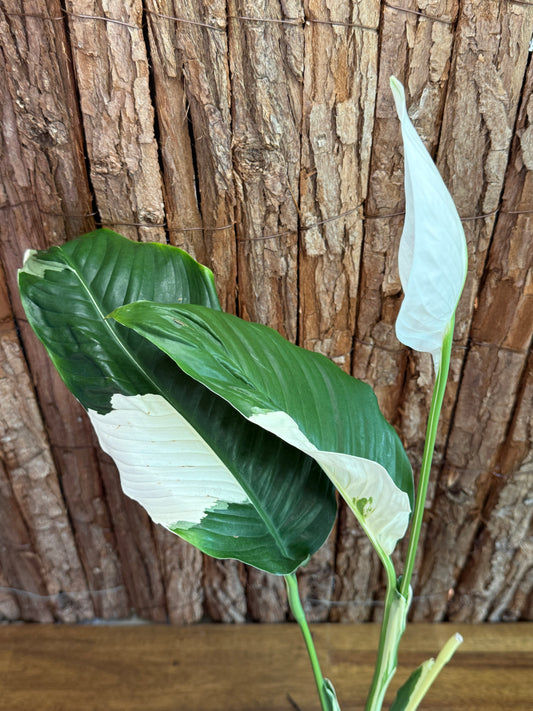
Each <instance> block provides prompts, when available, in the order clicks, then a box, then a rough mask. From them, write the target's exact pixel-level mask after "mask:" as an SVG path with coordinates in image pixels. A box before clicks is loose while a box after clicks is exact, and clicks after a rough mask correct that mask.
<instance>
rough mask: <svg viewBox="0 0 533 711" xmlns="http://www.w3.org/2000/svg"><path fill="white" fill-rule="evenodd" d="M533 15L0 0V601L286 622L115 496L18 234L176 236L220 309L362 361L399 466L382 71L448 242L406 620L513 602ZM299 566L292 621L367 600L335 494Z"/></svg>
mask: <svg viewBox="0 0 533 711" xmlns="http://www.w3.org/2000/svg"><path fill="white" fill-rule="evenodd" d="M532 34H533V4H532V3H531V2H528V1H525V0H520V1H519V0H502V1H500V0H391V2H390V3H389V2H384V1H383V0H259V1H258V0H254V1H253V2H252V0H227V1H226V0H195V2H191V1H189V0H64V1H62V0H61V1H60V0H2V1H1V2H0V56H1V58H2V61H1V63H0V86H1V88H0V91H1V101H0V114H1V117H2V123H1V126H2V128H1V132H0V154H1V156H0V157H1V161H0V173H1V184H0V259H1V264H0V453H1V459H0V620H4V621H17V620H25V621H43V622H45V621H54V620H55V621H64V622H72V621H80V620H91V619H96V618H101V619H107V620H109V619H118V618H130V617H132V616H133V617H134V616H137V617H141V618H144V619H149V620H167V619H168V620H170V621H172V622H180V623H190V622H194V621H198V620H200V619H211V620H215V621H231V622H242V621H246V620H256V621H282V620H285V619H286V618H287V605H286V599H285V592H284V586H283V583H282V581H281V580H279V579H277V578H274V577H271V576H266V575H264V574H262V573H260V572H258V571H256V570H252V569H249V568H245V567H244V566H242V565H240V564H238V563H235V562H221V561H215V560H212V559H207V558H204V557H203V556H202V555H201V554H200V553H198V552H197V551H196V550H195V549H193V548H192V547H190V546H189V545H188V544H186V543H183V542H182V541H180V540H179V539H178V538H176V537H175V536H173V535H172V534H170V533H167V532H165V531H164V530H162V529H160V528H157V527H154V526H153V525H152V524H151V523H150V521H149V520H148V518H147V516H146V515H145V514H144V512H143V511H142V510H141V509H140V508H139V507H138V506H137V505H136V504H135V503H133V502H132V501H130V500H129V499H127V498H126V497H125V496H124V495H123V494H122V492H121V490H120V485H119V482H118V476H117V474H116V472H115V469H114V467H113V465H112V464H111V463H110V461H109V460H108V459H107V457H106V456H105V455H103V454H102V453H101V452H100V451H99V450H98V447H97V446H96V443H95V439H94V436H93V434H92V432H91V429H90V427H89V426H88V424H87V420H86V418H85V415H84V413H83V412H82V411H81V409H80V408H79V407H78V405H77V404H76V402H75V401H74V400H73V398H72V397H71V396H70V395H69V394H68V393H67V391H66V389H65V388H64V386H63V385H62V383H61V382H60V380H59V378H58V377H57V376H56V375H55V372H54V371H53V369H52V367H51V365H50V364H49V362H48V360H47V357H46V356H45V354H44V350H43V349H42V347H41V346H40V344H39V343H38V342H37V340H36V338H35V337H34V336H33V334H32V333H31V332H30V330H29V328H28V326H27V323H26V321H25V319H24V315H23V313H22V310H21V305H20V301H19V299H18V295H17V289H16V270H17V268H18V267H19V266H20V265H21V263H22V255H23V253H24V250H25V249H27V248H32V249H39V248H45V247H46V246H48V245H51V244H58V243H61V242H63V241H65V240H67V239H71V238H73V237H76V236H77V235H79V234H81V233H83V232H87V231H89V230H90V229H92V228H93V227H94V226H101V225H102V226H108V227H111V228H114V229H116V230H117V231H118V232H121V233H123V234H125V235H127V236H128V237H130V238H133V239H140V240H158V241H169V242H170V243H171V244H175V245H178V246H180V247H184V248H185V249H187V250H188V251H190V252H191V253H192V254H193V255H194V256H195V257H196V258H197V259H199V260H200V261H202V262H204V263H205V264H207V265H208V266H209V267H211V268H212V269H213V271H214V272H215V277H216V282H217V286H218V289H219V295H220V298H221V302H222V304H223V307H224V308H225V309H226V310H228V311H232V312H236V313H238V314H239V315H241V316H243V317H244V318H248V319H251V320H255V321H260V322H262V323H267V324H269V325H271V326H273V327H275V328H276V329H278V330H279V331H281V332H282V333H283V334H284V335H285V336H286V337H288V338H289V339H291V340H292V341H294V342H297V343H299V344H300V345H303V346H305V347H306V348H309V349H312V350H316V351H320V352H321V353H324V354H326V355H327V356H329V357H330V358H332V359H333V360H334V361H335V362H336V363H338V365H339V366H340V367H341V368H344V369H345V370H346V371H348V372H351V373H353V374H354V375H355V376H357V377H359V378H362V379H363V380H366V381H367V382H369V383H370V384H371V385H372V386H373V387H374V388H375V390H376V392H377V395H378V397H379V401H380V405H381V407H382V409H383V411H384V413H385V415H386V416H387V417H388V419H390V420H391V421H392V422H393V424H394V425H395V426H396V427H397V429H398V431H399V432H400V434H401V436H402V439H403V441H404V443H405V445H406V447H407V450H408V452H409V455H410V457H411V460H412V462H413V465H414V468H415V471H416V470H417V465H418V464H419V462H420V459H421V452H422V445H423V439H424V430H425V420H426V416H427V412H428V409H429V398H430V390H431V383H432V370H431V363H430V360H429V357H426V356H424V355H418V354H415V353H411V352H409V351H407V349H405V348H403V347H402V346H400V344H399V343H398V342H397V340H396V338H395V335H394V321H395V318H396V314H397V312H398V308H399V304H400V302H401V290H400V283H399V277H398V272H397V266H396V254H397V247H398V241H399V237H400V234H401V225H402V219H403V217H402V211H403V208H404V203H403V162H402V153H401V148H400V136H399V127H398V122H397V119H396V117H395V113H394V110H393V102H392V96H391V94H390V90H389V88H388V80H389V76H390V74H391V73H394V74H395V75H396V76H398V78H399V79H400V80H401V81H403V83H404V85H405V86H406V90H407V95H408V105H409V110H410V115H411V117H412V119H413V121H414V123H415V125H416V127H417V129H418V130H419V132H420V134H421V135H422V137H423V139H424V141H425V143H426V145H427V147H428V149H429V150H430V151H431V153H432V154H433V155H434V157H435V159H436V161H437V164H438V166H439V168H440V170H441V172H442V175H443V177H444V179H445V181H446V182H447V185H448V186H449V188H450V191H451V193H452V195H453V197H454V199H455V201H456V204H457V206H458V210H459V213H460V215H461V217H462V219H463V221H464V227H465V231H466V235H467V240H468V245H469V255H470V271H469V275H468V280H467V286H466V289H465V293H464V296H463V298H462V301H461V304H460V308H459V313H458V325H457V330H456V334H455V342H454V349H453V357H452V368H451V377H450V382H449V385H448V390H447V395H446V401H445V407H444V416H443V419H442V423H441V427H440V430H439V438H438V442H437V451H436V457H435V466H434V477H433V482H432V486H431V490H430V495H429V498H428V504H427V517H426V524H425V529H424V535H423V545H422V547H421V551H420V556H419V565H418V571H417V575H416V578H415V581H414V583H415V585H414V602H413V607H412V616H413V618H414V619H417V620H428V621H429V620H443V619H450V620H457V621H459V620H460V621H481V620H494V621H496V620H517V619H533V594H532V588H533V531H532V512H533V423H532V410H533V408H532V405H533V357H532V355H531V342H532V335H533V62H532V61H531V54H530V52H529V44H530V41H531V38H532ZM402 555H403V550H402V547H401V546H400V547H399V550H398V553H397V557H398V559H399V560H401V558H402ZM300 577H301V585H302V590H303V594H304V597H305V600H306V605H307V607H308V610H309V614H310V617H311V619H313V620H336V621H347V620H350V621H355V620H360V621H365V620H373V619H378V618H379V615H380V600H381V597H382V593H383V585H382V579H381V574H380V569H379V565H378V563H377V560H376V558H375V556H374V555H373V554H372V551H371V548H370V545H369V544H368V543H367V541H366V539H365V537H364V535H363V534H362V533H361V531H360V530H359V529H358V528H357V525H356V522H355V520H353V519H352V518H351V516H350V515H349V514H348V513H347V512H346V511H345V509H344V508H342V507H341V511H340V515H339V520H338V525H337V527H336V530H335V531H334V533H333V534H332V536H331V538H330V540H329V541H328V543H327V544H326V545H325V546H324V547H323V548H322V549H321V551H319V553H317V554H316V555H315V556H314V558H313V559H312V561H311V562H310V564H309V565H308V567H307V568H306V569H305V570H303V571H302V572H301V576H300Z"/></svg>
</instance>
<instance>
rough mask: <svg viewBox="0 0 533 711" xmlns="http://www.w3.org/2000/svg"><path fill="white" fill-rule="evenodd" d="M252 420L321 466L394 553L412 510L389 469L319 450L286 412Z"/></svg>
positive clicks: (381, 542)
mask: <svg viewBox="0 0 533 711" xmlns="http://www.w3.org/2000/svg"><path fill="white" fill-rule="evenodd" d="M248 419H249V420H250V422H253V423H254V424H256V425H259V426H260V427H262V428H263V429H265V430H268V431H269V432H272V433H273V434H275V435H277V436H278V437H280V438H281V439H283V440H284V441H285V442H288V443H289V444H291V445H292V446H293V447H297V448H298V449H300V450H301V451H302V452H305V453H306V454H308V455H309V456H310V457H312V458H313V459H314V460H315V461H316V462H317V463H318V464H320V466H321V467H322V469H323V470H324V471H325V472H326V474H327V475H328V477H329V478H330V480H331V481H332V482H333V484H334V485H335V487H336V488H337V489H338V490H339V492H340V494H341V496H342V497H343V499H344V500H345V501H346V503H347V504H348V506H349V507H350V508H351V510H352V511H353V512H354V514H355V515H356V516H357V518H358V519H359V520H360V522H361V524H362V525H363V526H364V528H365V529H366V531H367V532H368V534H369V535H370V536H371V537H372V538H373V539H374V540H375V541H377V543H379V545H380V546H381V547H382V548H383V550H384V551H385V553H387V554H390V553H392V551H393V550H394V548H395V546H396V542H397V541H398V540H399V539H400V538H402V537H403V535H404V533H405V531H406V530H407V526H408V524H409V514H410V511H411V507H410V504H409V497H408V496H407V494H406V493H405V492H403V491H402V490H401V489H400V488H399V487H397V486H396V484H395V483H394V481H393V480H392V478H391V477H390V476H389V473H388V472H387V470H386V469H385V467H383V466H381V464H378V462H374V461H372V460H370V459H364V458H363V457H355V456H353V455H351V454H342V453H339V452H324V451H321V450H319V449H317V447H315V445H314V444H312V443H311V442H310V441H309V440H308V439H307V437H306V436H305V435H304V433H303V432H302V431H301V430H300V428H299V427H298V425H297V423H296V422H295V421H294V420H293V419H292V417H290V416H289V415H288V414H287V413H286V412H267V413H265V412H262V413H258V414H255V415H252V416H251V417H249V418H248ZM365 500H366V501H365ZM357 502H360V506H358V505H357Z"/></svg>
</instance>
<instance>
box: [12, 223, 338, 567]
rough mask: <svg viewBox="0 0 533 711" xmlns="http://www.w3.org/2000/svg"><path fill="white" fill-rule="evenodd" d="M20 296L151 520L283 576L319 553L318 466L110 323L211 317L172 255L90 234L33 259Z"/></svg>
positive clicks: (321, 499)
mask: <svg viewBox="0 0 533 711" xmlns="http://www.w3.org/2000/svg"><path fill="white" fill-rule="evenodd" d="M19 286H20V292H21V298H22V302H23V305H24V308H25V311H26V314H27V316H28V320H29V322H30V324H31V326H32V327H33V329H34V330H35V332H36V333H37V335H38V337H39V338H40V339H41V341H42V342H43V343H44V345H45V347H46V349H47V351H48V353H49V355H50V357H51V359H52V360H53V362H54V364H55V366H56V367H57V369H58V371H59V373H60V375H61V377H62V378H63V380H64V381H65V383H66V384H67V386H68V387H69V388H70V390H71V391H72V392H73V393H74V395H75V396H76V397H77V398H78V399H79V400H80V402H81V403H82V404H83V405H84V407H85V408H86V409H87V410H88V411H89V414H90V416H91V419H92V421H93V424H95V427H96V429H97V432H98V435H99V437H100V439H101V442H102V443H103V445H104V448H106V451H108V452H109V453H111V454H112V455H113V457H114V458H115V460H116V461H117V464H118V466H119V470H120V471H121V479H122V482H123V486H124V485H125V484H126V485H127V486H126V487H125V488H126V489H127V492H128V493H129V495H131V496H132V497H133V498H136V499H137V500H139V501H141V503H142V504H143V505H144V506H145V508H147V510H148V511H149V512H150V513H151V515H153V513H152V512H154V511H155V512H156V513H157V516H155V517H154V518H155V519H156V520H159V522H161V523H163V524H164V525H166V526H167V527H168V528H170V529H172V530H174V531H175V532H176V533H178V534H179V535H180V536H182V537H183V538H185V539H186V540H188V541H190V542H191V543H193V544H194V545H196V546H197V547H198V548H200V549H201V550H202V551H204V552H206V553H208V554H210V555H213V556H216V557H220V558H237V559H239V560H241V561H243V562H245V563H249V564H251V565H254V566H256V567H258V568H261V569H263V570H266V571H269V572H272V573H278V574H285V573H288V572H291V571H293V570H295V569H296V568H297V567H298V566H299V565H301V564H303V563H304V562H305V561H306V560H307V559H308V558H309V556H310V555H311V554H312V553H314V552H315V551H316V550H317V549H318V548H319V547H320V545H322V543H323V542H324V540H325V539H326V537H327V535H328V533H329V531H330V530H331V528H332V525H333V523H334V519H335V514H336V502H335V493H334V488H333V487H332V486H331V484H330V482H329V481H328V479H327V477H325V476H324V474H323V472H322V471H321V469H320V467H319V466H318V465H317V464H316V463H315V462H314V460H313V459H312V458H310V457H308V456H306V455H305V454H303V453H302V452H301V451H299V450H298V449H297V448H295V447H292V446H290V445H288V444H287V443H286V442H284V441H283V440H282V439H280V438H279V437H276V436H275V435H273V434H271V433H269V432H266V431H265V430H264V429H263V428H261V427H259V426H257V425H254V424H253V423H251V422H249V421H248V420H247V419H246V418H244V417H243V416H242V415H241V414H240V413H239V412H238V411H237V410H236V409H235V408H234V407H232V406H231V405H230V404H228V403H227V402H226V400H224V399H223V398H220V397H219V396H217V395H216V394H214V393H213V392H212V391H211V390H209V389H207V388H206V387H204V386H203V385H202V384H201V383H199V382H197V381H196V380H195V379H193V378H191V377H189V376H188V375H186V374H185V373H184V371H183V370H182V369H180V368H178V367H177V366H176V364H175V363H174V362H173V361H172V360H171V359H170V358H168V357H167V356H166V355H165V354H164V353H163V352H162V351H161V350H160V349H158V348H156V347H155V346H154V345H152V344H151V343H150V342H148V341H147V340H146V339H144V338H141V337H140V336H139V335H137V334H136V333H135V332H134V331H132V330H131V329H128V328H125V327H123V326H121V325H120V324H118V323H117V322H116V321H114V320H112V319H109V318H107V315H108V314H109V313H110V312H111V311H113V310H114V309H116V308H117V307H120V306H122V305H124V304H128V303H130V302H134V301H137V300H142V299H148V300H154V301H158V302H164V303H173V304H180V303H194V304H201V305H203V306H204V307H208V309H209V310H210V311H213V313H215V312H216V311H217V310H219V308H220V306H219V303H218V300H217V297H216V292H215V287H214V283H213V277H212V274H211V272H210V271H209V270H207V269H206V268H205V267H202V266H201V265H199V264H198V263H197V262H195V261H194V260H193V259H192V258H191V257H190V256H188V255H187V254H185V253H184V252H182V251H181V250H178V249H176V248H174V247H170V246H168V245H160V244H143V243H136V242H131V241H129V240H127V239H125V238H123V237H121V236H119V235H117V234H114V233H112V232H110V231H109V230H99V231H97V232H94V233H91V234H89V235H85V236H84V237H82V238H80V239H78V240H74V241H72V242H68V243H67V244H65V245H62V246H60V247H53V248H51V249H49V250H47V251H46V252H37V253H31V254H29V255H28V257H27V259H26V261H25V264H24V267H23V269H22V270H21V271H20V272H19ZM174 426H176V427H178V429H179V432H180V437H181V436H182V435H183V431H188V432H189V435H187V438H186V443H185V444H184V445H183V447H178V450H179V451H178V452H177V451H176V449H175V448H176V439H177V437H176V436H174V434H173V428H174ZM187 428H188V429H187ZM144 436H145V439H146V442H145V444H146V446H145V447H142V446H141V447H139V446H138V445H139V442H140V441H141V440H142V437H144ZM143 441H144V440H143ZM182 451H185V455H184V456H185V458H186V463H187V466H186V467H183V466H182V463H181V459H180V457H181V452H182ZM132 460H134V461H132ZM140 462H142V466H141V464H140ZM185 470H186V471H185ZM196 470H198V472H199V474H198V476H196V474H195V472H196ZM139 471H141V474H142V476H140V475H139ZM185 474H186V476H185ZM219 486H221V487H222V488H221V489H219ZM198 497H200V499H201V501H202V502H203V503H202V507H205V508H202V510H201V516H198ZM206 501H207V502H210V503H205V502H206ZM191 510H192V511H193V513H192V514H190V511H191ZM198 519H201V520H198Z"/></svg>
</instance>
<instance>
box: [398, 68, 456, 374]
mask: <svg viewBox="0 0 533 711" xmlns="http://www.w3.org/2000/svg"><path fill="white" fill-rule="evenodd" d="M390 84H391V89H392V93H393V95H394V102H395V104H396V111H397V113H398V117H399V119H400V123H401V129H402V139H403V146H404V166H405V167H404V170H405V222H404V226H403V232H402V237H401V241H400V249H399V253H398V266H399V271H400V280H401V282H402V288H403V290H404V293H405V296H404V300H403V302H402V306H401V308H400V313H399V314H398V319H397V321H396V335H397V337H398V340H400V341H401V342H402V343H403V344H404V345H406V346H409V347H410V348H413V349H414V350H417V351H421V352H423V353H431V355H432V356H433V362H434V365H435V371H438V369H439V365H440V359H441V352H442V344H443V341H444V336H445V335H446V332H447V330H448V328H449V326H450V322H451V319H452V318H453V316H454V314H455V309H456V308H457V302H458V301H459V297H460V296H461V292H462V290H463V286H464V283H465V279H466V271H467V263H468V254H467V249H466V240H465V235H464V231H463V226H462V224H461V220H460V218H459V215H458V214H457V209H456V207H455V205H454V203H453V200H452V197H451V195H450V193H449V192H448V189H447V188H446V186H445V184H444V181H443V180H442V178H441V176H440V174H439V171H438V170H437V168H436V166H435V164H434V163H433V161H432V159H431V156H430V155H429V153H428V152H427V150H426V148H425V146H424V144H423V143H422V140H421V139H420V136H419V135H418V134H417V132H416V130H415V127H414V126H413V124H412V123H411V120H410V119H409V116H408V114H407V108H406V106H405V92H404V88H403V86H402V84H401V83H400V82H399V81H398V79H396V78H395V77H391V79H390Z"/></svg>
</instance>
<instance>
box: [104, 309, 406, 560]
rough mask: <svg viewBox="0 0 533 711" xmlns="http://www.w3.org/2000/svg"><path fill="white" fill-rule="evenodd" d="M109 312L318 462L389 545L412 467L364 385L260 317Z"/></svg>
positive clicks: (401, 520) (396, 534) (400, 523)
mask: <svg viewBox="0 0 533 711" xmlns="http://www.w3.org/2000/svg"><path fill="white" fill-rule="evenodd" d="M112 317H113V318H115V319H116V320H117V321H119V322H120V323H121V324H123V325H125V326H128V327H130V328H132V329H134V330H135V331H136V332H137V333H139V334H140V335H142V336H144V337H145V338H147V339H148V340H149V341H150V342H151V343H153V344H155V345H156V346H158V347H159V348H160V349H161V350H162V351H164V352H165V353H167V354H168V355H169V356H170V357H171V358H172V359H173V360H174V361H175V362H176V363H177V364H178V365H179V367H180V368H181V369H182V370H183V371H184V372H186V373H187V374H188V375H190V376H191V377H192V378H194V379H196V380H198V381H199V382H201V383H203V384H204V385H205V386H206V387H208V388H210V390H212V391H213V392H214V393H216V394H217V395H219V396H220V397H222V398H225V399H226V400H227V401H228V402H229V403H230V404H231V405H233V407H235V408H236V409H237V410H238V411H239V412H240V413H242V415H243V416H244V417H246V418H247V419H248V421H250V422H253V423H255V424H258V425H260V426H261V427H262V428H264V429H265V430H268V431H269V432H272V433H274V434H276V435H277V436H278V437H280V438H281V439H283V440H285V441H286V442H288V443H290V444H291V445H293V446H294V447H297V448H298V449H300V450H301V451H302V452H304V453H305V454H307V455H309V456H310V457H312V458H313V459H314V460H315V461H316V462H318V464H320V466H321V467H322V468H323V469H324V471H325V472H326V473H327V475H328V476H329V477H330V479H331V480H332V482H333V483H334V484H335V486H336V487H337V488H338V490H339V492H340V493H341V495H342V496H343V498H344V499H345V500H346V501H347V503H348V505H349V506H350V507H351V509H352V510H353V512H354V513H355V515H356V516H357V518H358V519H359V521H360V522H361V524H362V525H363V527H364V528H365V531H366V532H367V533H368V535H369V536H370V537H371V539H372V540H373V542H374V543H375V544H376V545H377V546H380V547H381V548H382V549H383V551H385V553H387V554H389V553H390V552H392V550H393V549H394V546H395V544H396V541H397V540H398V539H399V538H401V537H402V536H403V534H404V532H405V529H406V527H407V524H408V521H409V512H410V505H411V501H412V497H413V479H412V472H411V467H410V465H409V462H408V460H407V456H406V454H405V451H404V449H403V447H402V445H401V443H400V440H399V438H398V436H397V435H396V432H395V431H394V429H393V428H392V427H391V426H390V425H389V424H388V423H387V422H386V421H385V419H384V418H383V416H382V415H381V412H380V411H379V408H378V405H377V400H376V398H375V395H374V393H373V392H372V389H371V388H370V387H369V386H368V385H365V384H364V383H362V382H360V381H358V380H356V379H355V378H352V377H350V376H349V375H347V374H346V373H344V372H343V371H342V370H340V368H338V367H337V366H336V365H334V364H333V363H332V362H331V361H330V360H328V359H327V358H325V357H324V356H322V355H320V354H318V353H312V352H310V351H306V350H304V349H302V348H298V347H297V346H294V345H293V344H291V343H289V342H288V341H286V340H285V339H284V338H282V336H280V335H279V334H278V333H277V332H276V331H274V330H272V329H270V328H267V327H266V326H262V325H260V324H253V323H248V322H246V321H243V320H242V319H238V318H236V317H235V316H231V315H230V314H224V313H222V312H217V311H213V310H211V309H206V308H204V307H202V306H193V305H189V306H179V305H176V306H174V305H165V304H156V303H149V302H137V303H135V304H130V305H128V306H124V307H122V308H120V309H117V310H116V311H115V312H113V314H112Z"/></svg>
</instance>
